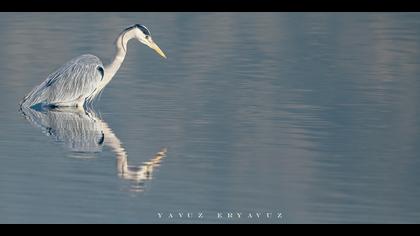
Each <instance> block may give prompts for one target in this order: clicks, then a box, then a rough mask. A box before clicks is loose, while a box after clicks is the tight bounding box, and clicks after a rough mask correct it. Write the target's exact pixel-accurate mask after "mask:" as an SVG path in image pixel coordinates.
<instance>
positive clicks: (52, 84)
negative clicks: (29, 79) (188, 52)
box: [21, 24, 166, 107]
mask: <svg viewBox="0 0 420 236" xmlns="http://www.w3.org/2000/svg"><path fill="white" fill-rule="evenodd" d="M131 39H137V40H138V41H140V42H141V43H143V44H145V45H147V46H149V47H150V48H152V49H154V50H155V51H156V52H157V53H158V54H159V55H161V56H162V57H165V58H166V56H165V54H164V53H163V52H162V50H161V49H160V48H159V47H158V46H157V44H156V43H155V42H154V41H153V40H152V37H151V34H150V31H149V30H148V29H147V28H146V27H145V26H143V25H138V24H136V25H133V26H130V27H128V28H126V29H125V30H123V31H122V32H121V33H120V35H119V36H118V37H117V40H116V41H115V46H116V53H115V56H114V58H113V60H112V62H111V63H110V64H109V65H106V66H104V65H103V63H102V61H101V60H100V59H99V58H98V57H96V56H94V55H91V54H84V55H81V56H79V57H76V58H73V59H72V60H70V61H69V62H67V63H66V64H64V65H63V66H61V67H60V68H59V69H58V70H56V71H55V72H53V73H52V74H50V75H49V76H48V77H47V79H46V80H45V81H44V82H43V83H41V84H40V85H39V86H37V87H35V88H34V89H33V90H32V91H31V92H30V93H29V94H28V95H27V96H26V97H25V98H24V99H23V100H22V102H21V106H24V107H38V106H40V107H83V106H84V105H86V104H90V103H92V102H93V100H94V99H95V98H96V97H97V96H98V95H99V94H100V92H101V91H102V90H103V89H104V88H105V86H106V85H107V84H108V83H109V82H110V81H111V80H112V78H113V77H114V75H115V74H116V73H117V71H118V69H119V68H120V66H121V64H122V63H123V61H124V58H125V56H126V53H127V43H128V41H130V40H131Z"/></svg>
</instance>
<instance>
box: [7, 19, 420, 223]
mask: <svg viewBox="0 0 420 236" xmlns="http://www.w3.org/2000/svg"><path fill="white" fill-rule="evenodd" d="M134 23H140V24H144V25H146V26H147V27H148V28H149V29H150V31H151V33H152V36H153V38H154V40H155V41H156V42H157V43H158V44H159V46H160V47H161V48H162V49H163V51H164V52H165V53H166V55H167V56H168V59H166V60H165V59H162V58H160V57H159V56H158V55H157V54H156V53H154V52H153V51H152V50H150V49H149V48H147V47H146V46H144V45H141V44H140V43H138V42H135V41H130V43H129V45H128V54H127V57H126V59H125V62H124V64H123V65H122V67H121V69H120V71H119V72H118V73H117V75H116V77H115V78H114V80H113V81H112V82H111V83H110V84H109V85H108V86H107V88H106V89H105V91H104V92H103V94H102V96H101V99H100V100H99V101H97V102H96V105H95V107H94V110H93V111H91V113H77V112H76V113H75V112H61V113H54V112H49V113H48V112H47V113H28V114H26V115H24V114H23V113H22V112H20V111H19V105H18V104H19V102H20V100H21V99H22V98H23V97H24V96H25V95H26V93H27V92H29V91H30V90H31V89H32V88H33V87H34V86H36V85H38V84H40V83H41V82H42V81H43V80H44V79H45V78H46V77H47V76H48V74H50V73H51V72H53V71H54V70H55V69H57V68H58V67H60V66H61V65H62V64H64V63H65V62H66V61H68V60H70V59H71V58H73V57H76V56H79V55H81V54H84V53H91V54H95V55H97V56H98V57H100V58H101V59H102V60H103V61H104V63H107V62H109V60H110V59H111V56H112V55H113V52H114V47H113V42H114V40H115V38H116V36H117V35H118V33H120V32H121V31H122V29H124V28H125V27H127V26H129V25H131V24H134ZM0 30H1V36H0V223H420V203H419V199H420V172H419V169H420V156H419V155H420V145H419V143H420V129H419V128H420V113H419V111H420V109H419V108H420V103H419V101H420V14H418V13H0ZM104 133H105V135H104V137H103V135H102V134H104ZM101 138H104V139H105V141H104V140H101ZM101 141H102V142H101ZM162 148H167V155H166V156H165V157H162V158H160V159H159V160H156V159H154V156H155V154H156V153H157V152H158V151H159V150H161V149H162ZM124 161H125V163H126V162H127V161H128V165H130V166H139V168H140V169H142V168H143V170H145V171H144V172H142V175H135V176H131V177H130V176H123V175H121V174H119V171H118V168H119V166H120V165H121V163H124ZM230 212H232V213H235V217H233V218H228V213H230ZM267 212H271V213H273V214H277V213H281V214H282V215H281V218H278V217H277V215H274V216H272V217H270V218H268V217H260V218H259V219H258V218H257V216H256V214H257V213H267ZM158 213H163V215H162V218H160V217H159V215H158ZM171 213H172V214H173V215H172V216H173V218H171V215H170V214H171ZM179 213H184V215H183V217H180V216H179ZM186 213H192V214H193V215H192V216H191V217H190V218H186V216H185V214H186ZM199 213H203V214H204V215H203V216H202V217H199V216H198V215H199ZM218 213H221V216H222V218H218ZM236 213H242V214H243V216H242V217H241V218H239V217H238V216H237V215H236ZM249 214H252V215H253V218H249ZM245 216H246V217H245Z"/></svg>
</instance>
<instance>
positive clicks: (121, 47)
mask: <svg viewBox="0 0 420 236" xmlns="http://www.w3.org/2000/svg"><path fill="white" fill-rule="evenodd" d="M132 38H134V34H133V33H132V32H122V33H121V34H120V35H119V36H118V38H117V40H116V41H115V46H116V52H115V55H114V58H113V59H112V61H111V63H110V64H109V65H106V66H105V68H104V69H105V75H104V79H103V87H105V86H106V85H107V84H108V83H109V82H110V81H111V80H112V78H113V77H114V75H115V74H116V73H117V71H118V70H119V69H120V67H121V65H122V63H123V62H124V59H125V55H126V54H127V44H128V41H130V39H132ZM103 87H102V88H103Z"/></svg>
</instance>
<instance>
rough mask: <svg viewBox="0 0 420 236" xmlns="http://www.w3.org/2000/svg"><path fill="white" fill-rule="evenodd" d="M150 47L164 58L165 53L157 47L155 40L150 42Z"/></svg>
mask: <svg viewBox="0 0 420 236" xmlns="http://www.w3.org/2000/svg"><path fill="white" fill-rule="evenodd" d="M150 48H152V49H153V50H155V51H156V52H157V53H158V54H159V55H161V56H162V57H163V58H166V55H165V53H163V52H162V50H161V49H160V48H159V46H158V45H157V44H156V43H155V42H153V41H152V42H151V44H150Z"/></svg>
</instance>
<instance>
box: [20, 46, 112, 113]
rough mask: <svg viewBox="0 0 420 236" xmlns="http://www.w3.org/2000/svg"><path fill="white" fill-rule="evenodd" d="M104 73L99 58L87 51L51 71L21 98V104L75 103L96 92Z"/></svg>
mask: <svg viewBox="0 0 420 236" xmlns="http://www.w3.org/2000/svg"><path fill="white" fill-rule="evenodd" d="M103 76H104V68H103V64H102V62H101V60H100V59H99V58H98V57H96V56H93V55H90V54H86V55H82V56H80V57H77V58H74V59H72V60H71V61H69V62H67V63H66V64H64V65H63V66H62V67H60V68H59V69H58V70H57V71H55V72H54V73H52V74H50V75H49V76H48V78H47V79H46V80H45V81H44V82H43V83H42V84H41V85H39V86H38V87H36V88H34V89H33V90H32V91H31V92H30V93H29V94H28V95H27V96H26V97H25V98H24V100H23V102H22V105H24V106H27V107H30V106H34V105H37V104H48V105H58V106H61V105H63V106H72V105H75V104H77V103H78V101H80V99H85V98H87V97H89V96H90V95H91V94H92V93H94V92H95V90H96V89H97V87H98V85H99V83H100V81H101V80H102V79H103Z"/></svg>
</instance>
